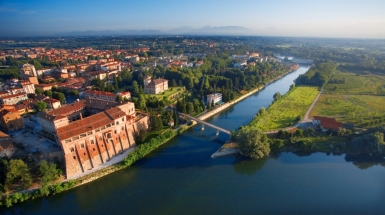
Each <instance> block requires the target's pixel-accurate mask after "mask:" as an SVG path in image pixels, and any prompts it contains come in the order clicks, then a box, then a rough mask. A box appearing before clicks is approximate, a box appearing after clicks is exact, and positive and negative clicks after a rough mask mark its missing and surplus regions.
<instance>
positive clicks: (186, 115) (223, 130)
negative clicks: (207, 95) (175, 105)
mask: <svg viewBox="0 0 385 215" xmlns="http://www.w3.org/2000/svg"><path fill="white" fill-rule="evenodd" d="M179 114H180V115H182V116H185V117H187V118H190V119H192V120H194V121H197V122H199V123H202V124H205V125H207V126H209V127H212V128H214V129H216V130H218V131H221V132H223V133H226V134H228V135H230V131H229V130H226V129H224V128H221V127H218V126H216V125H213V124H211V123H208V122H205V121H203V120H200V119H198V118H195V117H193V116H190V115H188V114H184V113H179Z"/></svg>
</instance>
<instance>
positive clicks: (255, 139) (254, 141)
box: [235, 126, 270, 159]
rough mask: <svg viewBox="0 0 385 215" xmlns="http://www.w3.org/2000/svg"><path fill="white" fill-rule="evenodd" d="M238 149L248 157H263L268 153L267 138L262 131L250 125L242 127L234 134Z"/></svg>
mask: <svg viewBox="0 0 385 215" xmlns="http://www.w3.org/2000/svg"><path fill="white" fill-rule="evenodd" d="M235 139H236V142H237V143H238V148H239V151H240V152H241V154H242V155H244V156H246V157H250V158H256V159H259V158H263V157H265V156H267V155H269V153H270V144H269V140H268V138H267V136H266V134H264V133H263V132H262V131H260V130H258V129H256V128H254V127H251V126H247V127H242V128H241V129H240V130H238V132H237V134H236V136H235Z"/></svg>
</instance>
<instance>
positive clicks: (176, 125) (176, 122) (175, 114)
mask: <svg viewBox="0 0 385 215" xmlns="http://www.w3.org/2000/svg"><path fill="white" fill-rule="evenodd" d="M178 120H179V119H178V114H177V113H176V111H174V127H175V128H176V127H178V125H179V121H178Z"/></svg>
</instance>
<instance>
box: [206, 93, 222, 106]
mask: <svg viewBox="0 0 385 215" xmlns="http://www.w3.org/2000/svg"><path fill="white" fill-rule="evenodd" d="M213 101H214V104H217V103H218V102H222V93H213V94H209V95H207V100H206V102H207V104H208V105H211V104H212V102H213Z"/></svg>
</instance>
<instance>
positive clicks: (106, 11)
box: [0, 0, 385, 38]
mask: <svg viewBox="0 0 385 215" xmlns="http://www.w3.org/2000/svg"><path fill="white" fill-rule="evenodd" d="M384 9H385V0H365V1H364V0H322V1H318V0H317V1H313V0H306V1H305V0H274V1H273V0H103V1H101V0H39V1H38V0H0V37H13V36H17V37H20V36H51V35H58V34H60V33H64V32H73V31H104V30H114V31H118V30H148V29H151V30H160V31H165V32H167V31H169V30H171V29H174V28H179V27H182V26H190V27H193V28H202V27H204V26H213V27H214V26H242V27H245V28H248V29H250V30H248V31H247V34H249V35H256V36H295V37H297V36H298V37H348V38H385V13H384Z"/></svg>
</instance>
